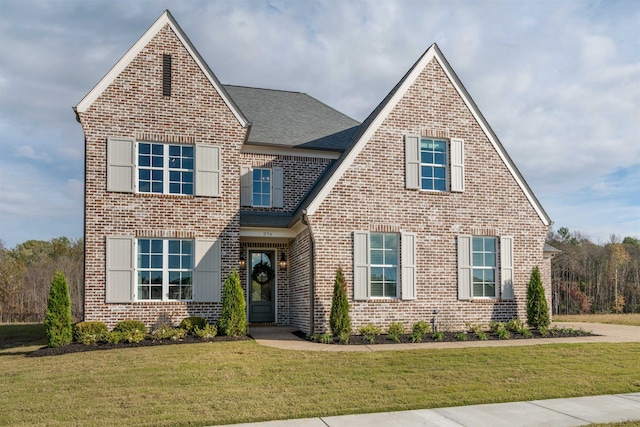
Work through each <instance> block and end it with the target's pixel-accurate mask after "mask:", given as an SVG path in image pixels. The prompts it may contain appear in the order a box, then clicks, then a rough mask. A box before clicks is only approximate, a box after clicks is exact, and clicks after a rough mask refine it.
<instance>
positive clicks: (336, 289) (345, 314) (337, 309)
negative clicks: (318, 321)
mask: <svg viewBox="0 0 640 427" xmlns="http://www.w3.org/2000/svg"><path fill="white" fill-rule="evenodd" d="M329 327H330V328H331V333H333V336H334V337H339V336H340V334H342V333H343V332H348V333H351V317H350V316H349V301H348V300H347V291H346V290H345V287H344V276H343V274H342V270H341V269H338V270H337V271H336V280H335V283H334V285H333V299H332V300H331V315H330V317H329Z"/></svg>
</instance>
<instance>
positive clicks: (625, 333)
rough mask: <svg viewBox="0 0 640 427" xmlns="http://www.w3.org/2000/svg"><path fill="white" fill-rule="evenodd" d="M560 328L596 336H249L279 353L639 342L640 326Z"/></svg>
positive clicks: (287, 330) (261, 329)
mask: <svg viewBox="0 0 640 427" xmlns="http://www.w3.org/2000/svg"><path fill="white" fill-rule="evenodd" d="M552 326H558V327H560V328H567V327H572V328H574V329H579V328H581V329H584V330H585V331H589V332H592V333H593V334H596V335H595V336H587V337H571V338H535V339H517V340H492V341H457V342H425V343H415V344H373V345H333V344H320V343H314V342H310V341H307V340H304V339H302V338H299V337H297V336H296V335H294V334H293V332H294V331H296V328H293V327H289V326H252V327H251V328H249V334H250V335H251V336H252V337H253V338H254V339H255V340H256V342H257V343H258V344H261V345H264V346H267V347H275V348H280V349H283V350H304V351H388V350H416V349H438V348H469V347H509V346H525V345H543V344H565V343H595V342H610V343H616V342H640V326H628V325H609V324H604V323H581V322H566V323H561V322H557V323H553V325H552Z"/></svg>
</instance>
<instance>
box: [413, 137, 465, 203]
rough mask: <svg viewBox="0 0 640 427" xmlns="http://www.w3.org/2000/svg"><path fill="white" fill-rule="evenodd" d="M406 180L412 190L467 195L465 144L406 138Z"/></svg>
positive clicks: (452, 140) (458, 141)
mask: <svg viewBox="0 0 640 427" xmlns="http://www.w3.org/2000/svg"><path fill="white" fill-rule="evenodd" d="M404 141H405V179H406V188H407V189H409V190H424V191H437V192H445V191H451V192H458V193H460V192H463V191H464V141H463V140H462V139H460V138H451V139H450V140H445V139H436V138H424V137H420V136H418V135H405V136H404Z"/></svg>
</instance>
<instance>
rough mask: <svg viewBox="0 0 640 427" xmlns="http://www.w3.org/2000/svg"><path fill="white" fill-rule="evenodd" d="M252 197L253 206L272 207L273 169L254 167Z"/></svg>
mask: <svg viewBox="0 0 640 427" xmlns="http://www.w3.org/2000/svg"><path fill="white" fill-rule="evenodd" d="M251 199H252V204H253V206H256V207H266V208H268V207H271V169H259V168H256V169H253V171H252V174H251Z"/></svg>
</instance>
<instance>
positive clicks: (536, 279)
mask: <svg viewBox="0 0 640 427" xmlns="http://www.w3.org/2000/svg"><path fill="white" fill-rule="evenodd" d="M527 322H528V323H529V325H531V327H533V328H536V329H540V327H548V326H549V323H550V320H549V307H548V306H547V300H546V298H545V297H544V288H543V287H542V279H540V269H539V268H538V266H535V267H534V268H533V271H532V272H531V279H530V280H529V286H528V287H527Z"/></svg>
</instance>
